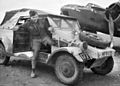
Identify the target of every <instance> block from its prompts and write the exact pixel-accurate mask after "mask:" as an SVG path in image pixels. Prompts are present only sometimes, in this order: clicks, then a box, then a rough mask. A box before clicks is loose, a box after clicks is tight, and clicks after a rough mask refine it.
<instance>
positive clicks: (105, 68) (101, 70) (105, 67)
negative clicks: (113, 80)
mask: <svg viewBox="0 0 120 86" xmlns="http://www.w3.org/2000/svg"><path fill="white" fill-rule="evenodd" d="M113 66H114V61H113V58H112V57H108V59H107V60H106V61H105V62H104V63H103V64H102V65H101V66H99V67H95V68H91V70H92V71H93V72H94V73H96V74H100V75H106V74H108V73H110V72H111V71H112V69H113Z"/></svg>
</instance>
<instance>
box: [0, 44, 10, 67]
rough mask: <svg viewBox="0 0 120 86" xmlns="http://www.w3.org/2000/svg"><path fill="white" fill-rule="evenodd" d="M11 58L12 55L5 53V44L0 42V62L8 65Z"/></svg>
mask: <svg viewBox="0 0 120 86" xmlns="http://www.w3.org/2000/svg"><path fill="white" fill-rule="evenodd" d="M9 60H10V57H8V56H6V53H5V48H4V46H3V45H2V44H1V43H0V64H2V65H7V64H8V62H9Z"/></svg>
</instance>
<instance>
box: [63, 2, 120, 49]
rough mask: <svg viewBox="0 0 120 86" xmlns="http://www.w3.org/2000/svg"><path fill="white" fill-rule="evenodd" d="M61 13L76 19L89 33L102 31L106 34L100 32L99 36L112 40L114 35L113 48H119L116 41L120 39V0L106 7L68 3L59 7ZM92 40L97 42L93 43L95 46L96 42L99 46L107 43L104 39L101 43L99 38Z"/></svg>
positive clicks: (119, 45)
mask: <svg viewBox="0 0 120 86" xmlns="http://www.w3.org/2000/svg"><path fill="white" fill-rule="evenodd" d="M61 14H63V15H67V16H71V17H74V18H76V19H78V21H79V23H80V25H81V29H82V30H85V31H88V32H91V33H90V34H92V33H97V32H102V33H104V34H106V35H102V34H100V35H102V36H103V37H102V36H101V37H102V38H103V39H104V36H106V37H107V39H112V40H113V36H114V38H115V40H114V41H113V48H114V49H119V50H120V43H117V41H116V40H119V41H120V29H119V28H120V2H116V3H112V4H111V5H109V6H108V7H106V8H102V7H100V6H98V5H96V4H93V3H88V4H87V5H86V6H81V5H75V4H68V5H64V6H63V7H61ZM84 34H85V33H84ZM107 34H108V35H110V37H108V35H107ZM93 35H94V34H93ZM106 37H105V39H106ZM94 42H97V43H96V44H95V45H96V46H97V47H99V46H98V45H97V44H99V45H100V47H101V46H102V45H104V44H105V45H106V44H107V43H108V42H105V41H103V42H104V43H103V42H102V41H100V40H95V41H94ZM101 42H102V44H101ZM91 44H92V43H91ZM102 47H103V46H102Z"/></svg>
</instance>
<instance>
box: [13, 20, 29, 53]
mask: <svg viewBox="0 0 120 86" xmlns="http://www.w3.org/2000/svg"><path fill="white" fill-rule="evenodd" d="M26 20H27V18H20V19H19V20H18V22H17V24H16V26H15V27H14V37H13V52H14V53H15V52H25V51H29V50H30V34H29V31H27V30H26V29H25V28H22V27H20V25H22V24H23V23H25V22H26Z"/></svg>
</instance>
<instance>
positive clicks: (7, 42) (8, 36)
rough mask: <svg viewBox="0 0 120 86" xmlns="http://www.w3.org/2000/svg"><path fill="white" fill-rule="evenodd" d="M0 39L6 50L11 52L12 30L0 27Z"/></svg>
mask: <svg viewBox="0 0 120 86" xmlns="http://www.w3.org/2000/svg"><path fill="white" fill-rule="evenodd" d="M0 41H1V42H2V43H3V45H4V47H5V50H6V52H8V53H12V51H13V50H12V46H13V31H12V30H6V29H0Z"/></svg>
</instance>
